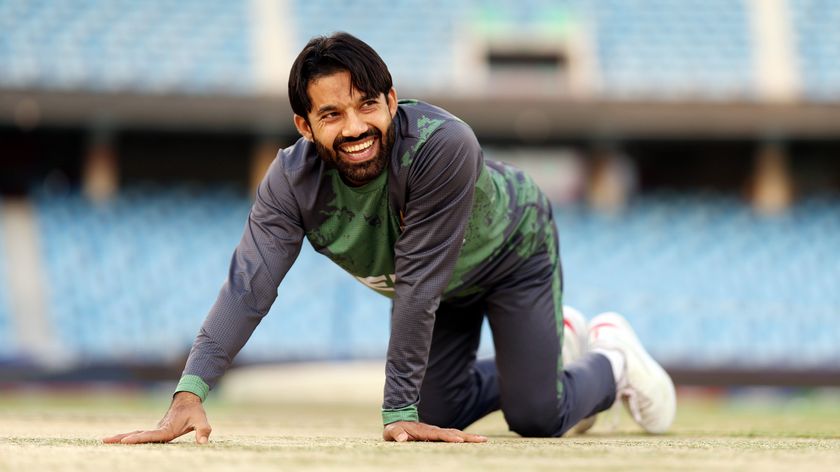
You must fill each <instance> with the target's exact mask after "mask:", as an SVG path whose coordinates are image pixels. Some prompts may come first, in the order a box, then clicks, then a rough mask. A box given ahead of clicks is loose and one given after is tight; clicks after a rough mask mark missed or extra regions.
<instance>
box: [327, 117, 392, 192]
mask: <svg viewBox="0 0 840 472" xmlns="http://www.w3.org/2000/svg"><path fill="white" fill-rule="evenodd" d="M385 134H386V136H385V138H384V139H383V138H382V132H381V131H380V130H379V128H375V127H371V128H369V129H368V130H367V131H366V132H364V133H362V134H361V135H359V136H356V137H354V138H342V137H341V136H339V137H337V138H335V141H333V145H332V149H329V148H328V147H326V146H324V145H323V144H321V141H319V140H317V139H316V140H315V150H316V151H317V152H318V156H319V157H320V158H321V159H323V160H324V162H327V163H330V164H333V165H334V166H335V167H336V169H338V173H339V175H341V177H342V178H344V179H345V180H347V181H349V182H350V183H352V184H354V185H362V184H365V183H367V182H370V181H371V180H373V179H375V178H376V177H378V176H379V174H381V173H382V171H383V170H385V166H386V165H387V164H388V157H389V156H390V155H391V148H393V147H394V140H395V138H396V130H395V128H394V121H393V120H391V124H390V125H389V126H388V130H387V131H386V132H385ZM371 136H374V137H376V138H377V140H378V141H379V152H377V153H376V155H375V156H373V158H371V159H369V160H367V161H365V162H350V161H346V160H344V159H342V158H341V155H340V147H339V146H342V145H344V144H347V143H352V142H356V141H361V140H362V139H366V138H369V137H371Z"/></svg>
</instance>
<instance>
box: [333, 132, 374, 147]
mask: <svg viewBox="0 0 840 472" xmlns="http://www.w3.org/2000/svg"><path fill="white" fill-rule="evenodd" d="M370 137H374V138H380V137H382V132H380V131H379V130H378V129H376V128H368V130H367V131H365V132H364V133H362V134H360V135H358V136H354V137H352V138H345V137H342V136H339V137H337V138H335V141H333V149H335V150H336V151H338V148H339V146H341V145H343V144H347V143H355V142H357V141H361V140H363V139H367V138H370Z"/></svg>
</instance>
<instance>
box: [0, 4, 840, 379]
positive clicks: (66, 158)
mask: <svg viewBox="0 0 840 472" xmlns="http://www.w3.org/2000/svg"><path fill="white" fill-rule="evenodd" d="M340 30H342V31H348V32H350V33H352V34H354V35H356V36H358V37H360V38H361V39H363V40H365V41H366V42H368V43H369V44H371V45H372V46H373V47H374V48H375V49H376V50H377V51H378V52H379V53H380V54H381V55H382V57H383V59H384V60H385V62H386V63H387V64H388V65H389V67H390V70H391V72H392V75H393V76H394V81H395V86H396V88H397V91H398V93H399V95H400V97H402V98H417V99H422V100H426V101H430V102H432V103H434V104H436V105H439V106H442V107H444V108H447V109H448V110H449V111H451V112H453V113H454V114H456V115H458V116H459V117H460V118H462V119H463V120H464V121H466V122H467V123H469V124H470V125H471V126H472V127H473V129H474V130H475V132H476V134H477V135H478V137H479V139H480V141H481V142H482V145H483V147H484V151H485V156H486V157H487V158H490V159H496V160H502V161H507V162H510V163H512V164H514V165H517V166H520V167H521V168H524V169H525V170H527V171H529V172H530V173H531V174H532V175H533V176H535V178H536V179H537V180H538V182H539V183H540V185H541V187H542V188H543V189H544V190H545V192H546V193H547V194H549V195H550V197H551V198H552V200H553V201H554V204H555V207H554V208H555V211H556V215H557V224H558V227H559V231H560V237H561V251H562V258H563V264H564V274H565V295H564V302H565V303H566V304H568V305H571V306H574V307H576V308H578V309H580V310H581V311H582V312H583V313H585V314H586V315H588V316H590V317H591V316H594V315H595V314H597V313H599V312H602V311H607V310H616V311H620V312H622V313H623V314H625V315H626V316H627V317H628V318H629V319H630V321H631V322H632V323H633V324H634V326H635V327H636V329H637V331H638V333H639V335H640V337H641V338H642V340H643V342H644V343H645V345H646V346H647V347H648V348H649V350H650V351H651V353H652V354H653V355H654V357H656V358H657V359H658V360H659V361H660V362H662V363H663V364H664V365H665V366H666V367H667V369H668V370H669V371H670V372H671V373H672V375H673V376H674V378H675V380H676V382H677V383H679V384H683V385H688V384H699V385H744V384H758V385H810V386H819V385H838V384H840V364H838V359H840V159H838V158H840V0H702V1H701V0H649V1H639V0H592V1H584V0H556V1H547V0H546V1H539V0H515V1H514V0H511V1H500V2H481V1H469V0H448V1H442V0H423V1H419V0H418V1H414V0H393V1H388V2H379V1H373V0H362V1H346V0H345V1H339V0H335V1H333V0H250V1H241V2H239V1H223V0H177V1H176V0H148V1H131V0H0V386H5V387H10V388H14V387H15V386H16V385H21V382H24V381H30V382H32V381H35V382H48V383H49V382H57V383H60V382H71V383H72V382H79V381H85V380H94V381H119V382H128V383H131V382H136V383H140V384H142V383H143V382H147V381H151V380H169V381H175V380H177V378H178V376H179V374H180V371H181V369H182V368H183V362H184V360H185V358H186V354H187V352H188V350H189V346H190V344H191V342H192V340H193V338H194V336H195V334H196V333H197V331H198V328H199V326H200V324H201V322H202V320H203V318H204V316H205V315H206V313H207V311H208V309H209V308H210V306H211V305H212V304H213V302H214V301H215V298H216V294H217V292H218V290H219V288H220V287H221V284H222V283H223V281H224V279H225V277H226V274H227V266H228V262H229V260H230V256H231V253H232V251H233V249H234V247H235V245H236V243H237V242H238V240H239V237H240V236H241V233H242V228H243V226H244V223H245V220H246V218H247V215H248V211H249V207H250V204H251V199H252V195H253V191H254V188H255V185H256V183H257V182H259V180H260V178H261V177H262V175H263V173H264V171H265V169H266V167H267V165H268V164H269V163H270V162H271V160H272V159H273V158H274V156H275V154H276V152H277V150H278V149H279V148H281V147H284V146H288V145H291V144H292V143H294V142H295V140H296V139H297V135H296V133H295V130H294V128H293V125H292V115H291V109H290V107H289V104H288V100H287V96H286V83H287V82H286V81H287V77H288V70H289V67H290V65H291V63H292V61H293V59H294V57H295V56H296V55H297V53H298V52H299V51H300V49H301V48H302V47H303V45H304V44H305V43H306V42H307V41H308V40H309V39H310V38H311V37H313V36H316V35H321V34H328V33H330V32H333V31H340ZM389 306H390V305H389V301H388V300H387V299H385V298H384V297H380V296H378V295H376V294H375V293H374V292H373V291H371V290H369V289H367V288H365V287H364V286H362V285H361V284H358V283H357V282H356V281H355V280H354V279H353V278H352V277H350V276H349V275H347V274H346V273H344V272H342V271H341V270H340V269H338V268H337V267H335V266H333V265H332V264H331V263H330V262H329V261H328V260H327V259H325V258H323V257H321V256H319V255H317V254H315V253H314V251H312V250H311V248H310V246H309V244H308V243H304V250H303V251H302V253H301V255H300V257H299V259H298V261H297V263H296V264H295V266H294V267H293V268H292V270H291V272H290V273H289V275H288V276H287V278H286V279H285V280H284V281H283V283H282V284H281V287H280V289H279V296H278V299H277V301H276V303H275V304H274V307H273V308H272V310H271V313H270V314H269V315H268V316H267V317H266V318H265V320H264V321H263V322H262V324H261V325H260V327H259V328H258V329H257V331H256V333H255V334H254V336H253V337H252V338H251V340H250V342H249V343H248V344H247V346H246V347H245V349H244V350H243V351H242V353H241V354H240V356H239V357H238V359H237V363H239V364H258V363H275V362H290V361H302V360H306V361H313V360H317V361H335V360H355V359H381V358H383V356H384V352H385V349H386V346H387V341H388V322H389V321H388V320H389V316H388V312H389ZM485 340H486V341H487V342H483V344H482V348H481V353H482V355H492V345H491V343H490V342H489V339H488V338H486V337H485Z"/></svg>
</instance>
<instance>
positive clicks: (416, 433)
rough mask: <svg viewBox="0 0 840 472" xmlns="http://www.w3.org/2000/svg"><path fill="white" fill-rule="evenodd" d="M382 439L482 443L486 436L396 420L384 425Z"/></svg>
mask: <svg viewBox="0 0 840 472" xmlns="http://www.w3.org/2000/svg"><path fill="white" fill-rule="evenodd" d="M382 439H384V440H386V441H397V442H405V441H443V442H454V443H463V442H468V443H482V442H486V441H487V438H486V437H484V436H479V435H477V434H469V433H465V432H463V431H460V430H457V429H454V428H438V427H437V426H432V425H429V424H425V423H418V422H414V421H397V422H395V423H391V424H388V425H386V426H385V431H383V432H382Z"/></svg>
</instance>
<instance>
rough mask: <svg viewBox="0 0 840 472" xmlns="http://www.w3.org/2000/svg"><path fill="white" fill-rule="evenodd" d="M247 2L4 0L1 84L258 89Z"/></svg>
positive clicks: (158, 89) (0, 11) (0, 23)
mask: <svg viewBox="0 0 840 472" xmlns="http://www.w3.org/2000/svg"><path fill="white" fill-rule="evenodd" d="M248 15H249V13H248V2H226V1H221V0H208V1H205V0H182V1H173V0H151V1H145V2H133V1H130V0H54V1H50V2H43V1H42V2H28V1H19V0H10V1H6V2H0V30H2V31H3V35H2V37H0V71H2V72H3V73H2V74H0V85H3V86H35V87H43V88H54V89H71V90H75V89H93V90H101V91H139V92H151V93H156V92H171V91H179V92H186V93H204V92H219V91H223V92H228V93H244V92H247V91H250V90H251V89H252V88H253V66H252V61H251V44H250V39H249V30H248V22H249V18H248Z"/></svg>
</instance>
